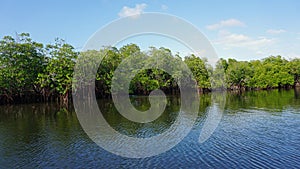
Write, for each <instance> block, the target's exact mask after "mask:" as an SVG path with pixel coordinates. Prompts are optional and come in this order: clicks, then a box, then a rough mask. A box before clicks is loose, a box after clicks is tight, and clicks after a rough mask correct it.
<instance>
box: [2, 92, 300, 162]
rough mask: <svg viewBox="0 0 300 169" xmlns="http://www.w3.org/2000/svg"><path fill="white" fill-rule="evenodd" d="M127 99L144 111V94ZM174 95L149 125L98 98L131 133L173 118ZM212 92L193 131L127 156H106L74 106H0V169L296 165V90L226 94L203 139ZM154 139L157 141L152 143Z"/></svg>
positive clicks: (299, 95) (162, 126) (299, 150)
mask: <svg viewBox="0 0 300 169" xmlns="http://www.w3.org/2000/svg"><path fill="white" fill-rule="evenodd" d="M132 101H133V103H135V106H137V108H138V109H140V110H146V109H147V107H148V106H149V102H148V101H147V98H146V97H134V98H132ZM179 102H180V99H179V98H177V97H174V96H173V97H169V98H168V107H167V109H166V111H165V112H164V113H163V114H162V116H161V117H159V118H158V119H157V120H155V121H153V122H151V123H149V124H139V123H132V122H130V121H128V120H127V119H125V118H124V117H122V116H121V115H120V114H118V112H117V111H116V109H115V108H114V106H113V104H112V101H111V100H99V105H100V106H99V107H100V108H101V110H102V112H105V113H103V115H104V117H105V118H106V120H107V121H108V122H109V124H111V126H112V127H113V128H114V129H116V130H118V131H119V132H121V133H123V134H126V135H128V136H131V137H141V138H145V137H152V136H155V135H157V134H159V133H162V132H163V131H165V130H166V129H167V128H168V127H169V126H170V125H171V124H172V123H173V122H174V120H175V119H176V117H177V115H178V110H179V105H178V104H179ZM211 105H212V104H211V95H210V94H207V95H202V96H201V101H200V111H199V115H198V119H197V121H196V123H195V125H194V128H193V130H192V131H191V132H190V133H189V134H188V136H187V137H185V138H184V140H183V141H182V142H180V143H179V144H178V145H177V146H175V147H174V148H173V149H171V150H169V151H167V152H165V153H163V154H160V155H158V156H154V157H149V158H143V159H131V158H124V157H121V156H117V155H114V154H111V153H109V152H107V151H105V150H104V149H102V148H100V147H99V146H97V144H95V143H94V142H93V141H91V140H90V139H89V138H88V136H87V135H86V134H85V133H84V131H83V130H82V128H81V126H80V124H79V121H78V119H77V116H76V113H75V112H74V111H73V110H69V111H67V110H64V109H59V108H58V107H57V106H55V105H54V104H28V105H15V106H1V107H0V168H154V167H156V168H208V167H209V168H299V167H300V91H298V90H296V91H294V90H289V91H258V92H247V93H243V94H237V93H236V94H234V93H231V94H227V96H226V105H225V110H224V113H223V117H222V120H221V122H220V124H219V125H218V127H217V128H216V130H215V131H214V133H213V135H212V136H211V137H210V138H209V139H208V140H207V141H206V142H204V143H202V144H200V143H199V142H198V139H199V135H200V132H201V129H202V127H203V124H204V122H205V118H206V117H207V110H208V107H209V106H211ZM157 144H159V142H158V143H157Z"/></svg>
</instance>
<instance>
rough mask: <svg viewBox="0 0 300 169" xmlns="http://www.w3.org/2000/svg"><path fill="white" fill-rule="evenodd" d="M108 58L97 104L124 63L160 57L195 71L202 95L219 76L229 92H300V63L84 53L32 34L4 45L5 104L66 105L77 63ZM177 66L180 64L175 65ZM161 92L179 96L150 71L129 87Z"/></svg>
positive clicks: (0, 91) (167, 78) (110, 50)
mask: <svg viewBox="0 0 300 169" xmlns="http://www.w3.org/2000/svg"><path fill="white" fill-rule="evenodd" d="M104 53H105V57H104V59H103V60H102V62H101V65H99V68H98V71H97V74H96V77H95V78H94V79H95V93H96V96H97V97H98V98H106V97H110V94H111V90H110V89H111V82H112V78H113V75H114V71H115V70H116V69H117V67H118V65H119V64H120V63H121V62H122V60H123V59H124V58H127V57H129V56H131V55H136V56H141V57H140V58H142V60H143V62H147V60H148V61H149V59H151V58H153V56H155V55H163V56H165V58H166V60H159V61H158V62H161V64H163V63H164V62H167V59H168V58H169V57H172V58H176V59H177V60H178V61H183V62H184V63H186V65H187V66H188V67H189V68H190V70H191V72H192V73H193V76H194V78H195V81H196V82H197V85H198V88H199V91H200V92H207V91H211V90H212V86H211V75H212V74H213V72H216V71H223V72H224V73H225V85H223V86H221V88H223V89H226V90H260V89H274V88H293V87H297V86H300V80H299V76H300V58H294V59H286V58H284V57H282V56H269V57H266V58H265V59H262V60H251V61H237V60H235V59H231V58H230V59H227V60H225V59H222V58H221V59H220V60H219V61H218V62H217V65H216V66H215V67H212V66H210V65H209V64H208V61H207V59H206V58H199V57H196V56H195V55H193V54H191V55H189V56H180V55H179V54H173V53H172V51H171V50H170V49H167V48H164V47H160V48H155V47H150V48H149V50H148V51H142V50H141V49H140V47H139V46H137V45H136V44H128V45H125V46H123V47H120V48H119V49H118V48H116V47H111V46H108V47H103V49H99V50H98V51H85V52H79V51H77V50H76V49H75V48H74V47H73V46H72V45H70V44H68V43H66V42H65V41H64V40H62V39H59V38H57V39H55V42H54V43H52V44H42V43H39V42H36V41H34V40H32V39H31V37H30V35H29V34H28V33H21V34H18V35H17V36H16V37H12V36H5V37H3V38H2V39H1V41H0V104H13V103H26V102H50V101H53V102H58V103H60V104H67V103H68V102H70V100H71V92H72V79H73V69H74V66H75V63H76V59H77V58H78V57H79V56H80V55H82V56H85V55H86V56H90V55H93V56H99V57H100V56H103V54H104ZM174 64H176V63H174ZM154 89H161V90H163V91H164V92H166V93H167V94H176V93H178V92H179V91H178V84H177V83H176V80H175V79H174V78H173V77H172V76H171V75H169V74H168V73H166V72H164V71H162V70H159V69H145V70H142V71H140V72H138V74H137V75H136V76H135V77H134V78H133V80H132V81H131V82H130V88H129V93H130V94H133V95H145V94H149V93H150V92H151V91H152V90H154Z"/></svg>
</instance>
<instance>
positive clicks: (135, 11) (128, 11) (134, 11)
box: [119, 4, 147, 17]
mask: <svg viewBox="0 0 300 169" xmlns="http://www.w3.org/2000/svg"><path fill="white" fill-rule="evenodd" d="M146 7H147V4H136V5H135V7H134V8H130V7H128V6H124V7H123V8H122V10H121V11H120V12H119V16H120V17H126V16H138V15H140V14H142V13H143V12H144V9H145V8H146Z"/></svg>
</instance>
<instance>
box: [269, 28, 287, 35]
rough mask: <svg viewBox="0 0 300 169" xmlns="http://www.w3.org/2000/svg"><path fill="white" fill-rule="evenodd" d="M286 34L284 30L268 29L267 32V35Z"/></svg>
mask: <svg viewBox="0 0 300 169" xmlns="http://www.w3.org/2000/svg"><path fill="white" fill-rule="evenodd" d="M284 32H286V30H284V29H269V30H267V33H269V34H280V33H284Z"/></svg>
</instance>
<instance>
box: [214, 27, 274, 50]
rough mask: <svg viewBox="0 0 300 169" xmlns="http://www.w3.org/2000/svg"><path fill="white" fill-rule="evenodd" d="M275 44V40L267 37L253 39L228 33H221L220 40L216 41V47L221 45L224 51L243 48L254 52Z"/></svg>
mask: <svg viewBox="0 0 300 169" xmlns="http://www.w3.org/2000/svg"><path fill="white" fill-rule="evenodd" d="M274 42H275V40H274V39H269V38H266V37H257V38H251V37H249V36H247V35H244V34H235V33H231V32H228V31H220V32H219V38H218V39H217V40H215V41H214V43H215V44H216V45H221V46H223V47H224V49H231V48H233V47H234V48H241V47H243V48H247V49H252V50H258V49H261V48H263V47H266V46H267V45H270V44H272V43H274Z"/></svg>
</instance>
